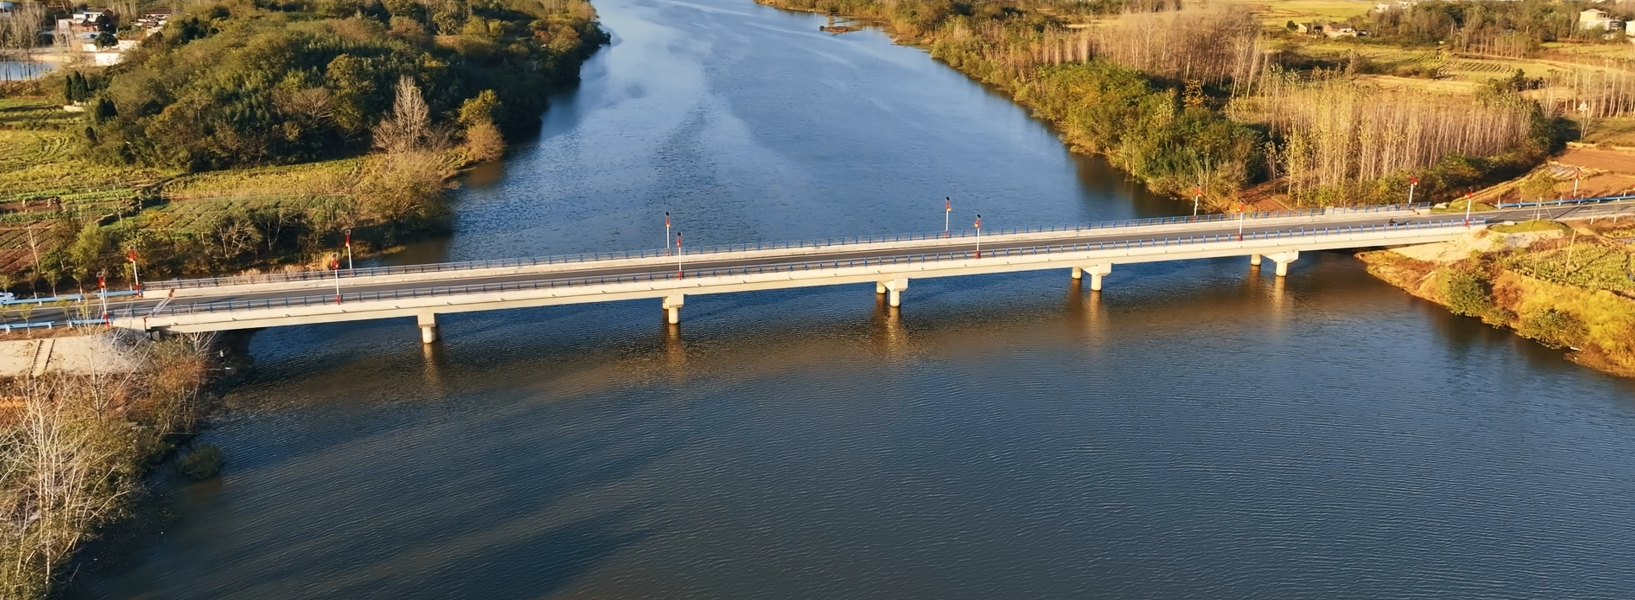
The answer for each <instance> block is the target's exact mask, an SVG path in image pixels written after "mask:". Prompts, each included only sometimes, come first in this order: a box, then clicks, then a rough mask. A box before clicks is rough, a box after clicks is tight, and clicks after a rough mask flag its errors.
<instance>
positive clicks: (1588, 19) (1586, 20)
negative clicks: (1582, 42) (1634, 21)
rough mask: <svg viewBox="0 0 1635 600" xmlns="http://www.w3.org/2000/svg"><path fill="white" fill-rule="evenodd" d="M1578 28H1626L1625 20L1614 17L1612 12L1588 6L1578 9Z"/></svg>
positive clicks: (1613, 29)
mask: <svg viewBox="0 0 1635 600" xmlns="http://www.w3.org/2000/svg"><path fill="white" fill-rule="evenodd" d="M1578 28H1579V29H1605V30H1607V31H1621V30H1623V28H1624V22H1623V21H1620V20H1618V19H1615V18H1613V17H1612V14H1611V13H1608V12H1607V11H1604V10H1601V9H1599V8H1586V9H1584V10H1581V11H1578Z"/></svg>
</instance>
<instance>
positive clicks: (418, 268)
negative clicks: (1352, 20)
mask: <svg viewBox="0 0 1635 600" xmlns="http://www.w3.org/2000/svg"><path fill="white" fill-rule="evenodd" d="M1430 206H1431V205H1430V203H1425V202H1420V203H1415V204H1388V205H1382V206H1368V207H1357V208H1313V209H1303V210H1279V211H1260V212H1252V213H1242V216H1241V218H1244V219H1250V220H1253V219H1279V218H1288V217H1318V216H1329V215H1344V214H1366V213H1375V212H1391V211H1401V210H1409V209H1429V208H1430ZM1239 218H1240V216H1239V215H1236V214H1204V215H1198V216H1196V217H1192V216H1179V217H1155V218H1149V219H1126V220H1121V221H1099V222H1093V223H1085V224H1080V225H1058V226H1051V227H1024V228H1020V229H1005V230H999V231H990V232H989V233H987V234H986V235H990V236H993V235H1013V234H1023V233H1056V232H1060V233H1066V232H1069V231H1095V230H1102V229H1123V228H1129V227H1145V226H1149V225H1178V224H1182V223H1215V222H1223V221H1236V220H1238V219H1239ZM974 236H975V234H974V232H972V231H961V232H959V233H954V234H952V235H948V236H944V235H943V233H942V232H936V233H926V234H900V235H877V236H859V237H852V238H826V239H821V240H802V241H793V242H755V243H744V244H727V245H715V246H701V247H698V248H682V249H681V250H682V252H681V255H682V256H684V257H685V256H700V255H706V254H723V253H729V252H749V251H757V250H787V249H798V248H833V247H837V246H847V245H855V244H876V243H891V242H913V241H929V240H941V239H952V238H967V237H974ZM674 256H676V255H675V254H674V253H673V251H672V250H671V249H669V248H660V249H653V250H631V251H622V252H591V253H584V254H566V255H558V256H543V257H534V258H507V259H496V260H472V261H462V262H448V263H430V264H424V265H404V266H397V267H365V268H362V269H343V270H342V271H341V278H343V279H346V278H354V277H378V276H382V275H413V274H417V273H441V272H447V271H471V270H476V269H498V268H510V267H533V266H540V265H555V264H566V263H585V262H593V261H599V260H624V259H640V258H658V257H674ZM334 277H335V275H334V271H327V270H325V271H298V272H294V273H269V274H265V275H238V276H231V277H209V278H202V279H171V280H166V281H150V282H148V283H147V284H146V288H147V289H148V290H149V291H162V290H170V289H196V288H206V287H221V286H229V285H248V284H256V283H286V282H299V281H316V280H320V279H333V278H334Z"/></svg>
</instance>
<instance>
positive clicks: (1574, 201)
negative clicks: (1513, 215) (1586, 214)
mask: <svg viewBox="0 0 1635 600" xmlns="http://www.w3.org/2000/svg"><path fill="white" fill-rule="evenodd" d="M1630 199H1635V194H1620V195H1617V196H1596V197H1594V198H1557V199H1555V200H1540V201H1536V202H1500V203H1498V204H1494V205H1493V206H1495V207H1497V208H1533V207H1549V206H1574V205H1580V204H1601V203H1603V202H1618V201H1620V200H1630Z"/></svg>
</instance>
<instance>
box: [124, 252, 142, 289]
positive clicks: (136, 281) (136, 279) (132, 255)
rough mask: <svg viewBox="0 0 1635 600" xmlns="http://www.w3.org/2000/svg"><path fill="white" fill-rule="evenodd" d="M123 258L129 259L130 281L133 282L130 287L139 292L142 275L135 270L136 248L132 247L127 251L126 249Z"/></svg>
mask: <svg viewBox="0 0 1635 600" xmlns="http://www.w3.org/2000/svg"><path fill="white" fill-rule="evenodd" d="M125 258H126V259H129V260H130V261H131V283H132V284H133V288H132V289H133V290H135V291H136V292H138V293H140V292H141V291H142V276H141V274H139V273H137V272H136V249H135V248H132V249H130V250H129V251H126V253H125Z"/></svg>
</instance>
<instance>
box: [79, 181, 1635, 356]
mask: <svg viewBox="0 0 1635 600" xmlns="http://www.w3.org/2000/svg"><path fill="white" fill-rule="evenodd" d="M1622 214H1635V203H1621V204H1616V205H1598V206H1575V207H1555V208H1549V209H1545V208H1539V207H1534V208H1528V209H1516V210H1510V211H1493V212H1487V213H1479V216H1478V217H1476V218H1472V219H1470V220H1468V221H1467V220H1466V218H1465V216H1464V215H1462V214H1432V213H1431V211H1430V210H1429V207H1428V206H1425V205H1418V206H1412V207H1410V206H1404V205H1398V206H1390V207H1379V208H1372V209H1319V210H1308V211H1283V212H1266V213H1254V214H1246V215H1203V216H1199V217H1168V218H1159V219H1142V220H1132V221H1118V222H1103V223H1090V224H1082V225H1073V226H1066V227H1041V228H1028V229H1019V230H1010V231H1003V232H991V231H990V232H981V233H980V235H978V232H975V231H968V232H964V233H961V234H955V235H952V236H945V235H944V234H943V233H942V232H937V233H935V234H927V235H907V236H877V237H870V238H853V239H844V240H821V241H807V242H790V243H776V244H765V243H761V244H742V245H731V246H721V247H709V248H686V249H685V252H681V253H677V251H676V250H675V249H661V250H647V251H636V252H623V253H598V254H584V255H575V256H557V257H547V258H530V259H511V260H495V261H472V262H461V263H439V264H426V265H410V266H399V267H374V268H362V269H343V270H338V271H308V272H298V273H282V274H271V275H255V276H238V277H223V278H211V279H182V280H172V281H160V282H150V283H149V284H148V285H147V287H146V288H145V289H144V290H142V292H141V293H140V295H139V297H135V298H133V299H130V300H127V301H124V302H121V303H117V304H113V305H111V309H110V313H111V315H110V317H109V318H107V319H106V320H107V321H108V322H109V323H111V324H112V325H114V326H117V327H122V328H128V329H135V330H141V331H145V332H150V333H151V334H153V335H163V334H164V333H165V332H178V333H183V332H207V331H225V330H235V329H255V328H263V327H281V326H289V325H307V324H317V323H334V322H342V321H358V320H370V319H389V318H414V319H416V321H417V323H418V325H419V326H420V330H421V340H422V341H423V342H426V343H432V342H435V341H436V340H437V338H438V329H437V316H438V315H440V314H448V313H460V312H474V311H487V310H502V309H511V308H529V307H540V306H554V305H563V304H577V303H588V302H617V301H625V300H643V299H646V300H659V301H660V303H659V307H660V308H661V309H662V310H663V311H664V313H665V316H666V319H667V320H668V322H669V323H672V324H674V323H678V322H679V320H680V312H681V309H682V307H683V305H684V304H685V301H686V298H687V297H688V296H696V295H705V294H726V293H735V292H751V291H760V290H774V289H787V288H801V287H815V286H832V285H848V284H871V283H872V284H874V286H875V293H876V294H881V295H885V296H886V298H887V301H888V302H889V304H890V305H891V306H892V307H898V306H900V305H901V304H902V302H903V296H904V294H905V292H906V291H907V290H908V288H909V283H910V282H911V281H913V280H916V279H926V278H935V277H956V276H965V275H984V274H994V273H1011V272H1018V271H1036V270H1048V269H1061V270H1064V271H1067V272H1068V273H1070V274H1071V276H1072V277H1073V278H1074V279H1080V278H1083V277H1086V276H1088V278H1089V279H1090V289H1091V290H1094V291H1100V290H1101V289H1102V286H1103V278H1104V277H1105V276H1107V275H1108V274H1109V273H1111V272H1112V270H1113V268H1114V267H1116V266H1118V265H1127V264H1137V263H1149V262H1161V261H1176V260H1195V259H1209V258H1221V257H1246V258H1248V259H1249V262H1250V263H1251V264H1253V265H1260V264H1262V261H1271V262H1272V263H1274V264H1275V265H1276V273H1277V275H1278V276H1284V275H1286V274H1287V273H1288V269H1289V266H1290V265H1291V264H1293V263H1294V262H1296V261H1297V260H1298V259H1299V258H1300V255H1301V253H1302V252H1313V251H1321V250H1338V249H1355V248H1369V247H1387V246H1401V245H1411V244H1423V243H1429V242H1439V241H1447V240H1452V239H1456V238H1458V237H1460V236H1463V235H1466V234H1468V233H1470V232H1472V231H1474V230H1478V229H1482V228H1485V227H1487V225H1488V224H1489V223H1496V222H1499V221H1502V220H1525V219H1530V218H1534V217H1535V216H1545V217H1548V218H1588V217H1593V216H1614V215H1622ZM64 310H66V309H64Z"/></svg>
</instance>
